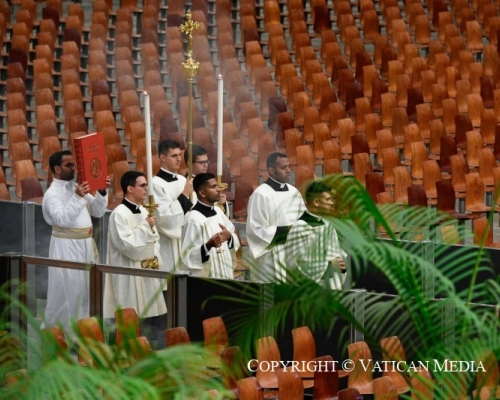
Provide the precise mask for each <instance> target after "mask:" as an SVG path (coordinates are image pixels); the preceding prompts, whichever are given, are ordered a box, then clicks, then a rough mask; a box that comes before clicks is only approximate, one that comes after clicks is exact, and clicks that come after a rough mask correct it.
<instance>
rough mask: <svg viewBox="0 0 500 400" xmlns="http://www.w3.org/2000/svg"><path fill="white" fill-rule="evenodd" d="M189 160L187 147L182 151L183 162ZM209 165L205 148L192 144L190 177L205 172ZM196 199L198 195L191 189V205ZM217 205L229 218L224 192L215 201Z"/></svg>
mask: <svg viewBox="0 0 500 400" xmlns="http://www.w3.org/2000/svg"><path fill="white" fill-rule="evenodd" d="M188 161H189V148H187V149H186V150H185V151H184V162H185V163H186V165H187V164H188ZM209 165H210V160H209V159H208V153H207V151H206V150H205V148H204V147H202V146H200V145H197V144H193V171H192V177H193V179H194V177H195V176H196V175H199V174H205V173H207V172H209V171H208V166H209ZM197 201H198V196H197V195H196V191H194V190H193V194H192V196H191V202H192V203H193V205H195V204H196V202H197ZM217 205H218V206H219V207H220V208H221V210H222V211H224V214H226V217H228V218H230V216H229V204H228V202H227V199H226V195H225V194H224V192H222V191H221V192H220V198H219V201H218V202H217Z"/></svg>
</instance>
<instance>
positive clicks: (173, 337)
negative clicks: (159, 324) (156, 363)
mask: <svg viewBox="0 0 500 400" xmlns="http://www.w3.org/2000/svg"><path fill="white" fill-rule="evenodd" d="M165 340H166V341H167V346H176V345H180V344H191V338H190V337H189V334H188V332H187V330H186V328H184V327H183V326H177V327H175V328H169V329H167V330H166V331H165Z"/></svg>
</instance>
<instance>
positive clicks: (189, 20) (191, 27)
mask: <svg viewBox="0 0 500 400" xmlns="http://www.w3.org/2000/svg"><path fill="white" fill-rule="evenodd" d="M199 28H200V23H199V22H195V21H193V17H192V15H191V10H187V12H186V22H184V23H183V24H182V25H180V26H179V30H180V31H181V32H182V33H184V34H186V35H187V36H188V42H190V41H191V40H192V39H193V31H195V30H197V29H199Z"/></svg>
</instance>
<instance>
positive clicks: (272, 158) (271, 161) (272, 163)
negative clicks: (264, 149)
mask: <svg viewBox="0 0 500 400" xmlns="http://www.w3.org/2000/svg"><path fill="white" fill-rule="evenodd" d="M278 158H288V156H287V155H286V154H285V153H280V152H279V151H276V152H274V153H271V154H269V155H268V156H267V161H266V168H267V169H269V168H276V160H277V159H278Z"/></svg>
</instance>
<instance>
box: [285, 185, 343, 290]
mask: <svg viewBox="0 0 500 400" xmlns="http://www.w3.org/2000/svg"><path fill="white" fill-rule="evenodd" d="M305 200H306V207H307V210H306V211H304V213H303V214H302V215H301V216H300V218H299V219H298V221H297V222H295V223H294V224H293V226H292V228H291V229H290V231H289V232H288V237H287V241H286V248H285V254H286V258H285V265H286V268H287V270H299V271H300V272H301V273H303V274H304V275H306V276H307V277H309V278H310V279H312V280H314V281H316V282H320V281H321V280H322V279H326V280H327V281H328V282H327V286H328V287H330V288H332V289H342V285H343V282H344V277H345V259H346V257H347V253H346V252H345V251H344V250H342V249H341V248H340V244H339V239H338V236H337V231H336V230H335V228H334V227H333V225H332V224H331V222H330V221H329V220H328V219H327V218H326V219H325V218H323V216H329V215H330V216H331V211H332V206H333V201H332V195H331V189H330V188H329V187H328V186H327V185H326V184H324V183H323V182H321V181H315V182H312V183H310V184H309V185H308V187H307V188H306V190H305ZM327 270H328V273H327Z"/></svg>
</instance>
